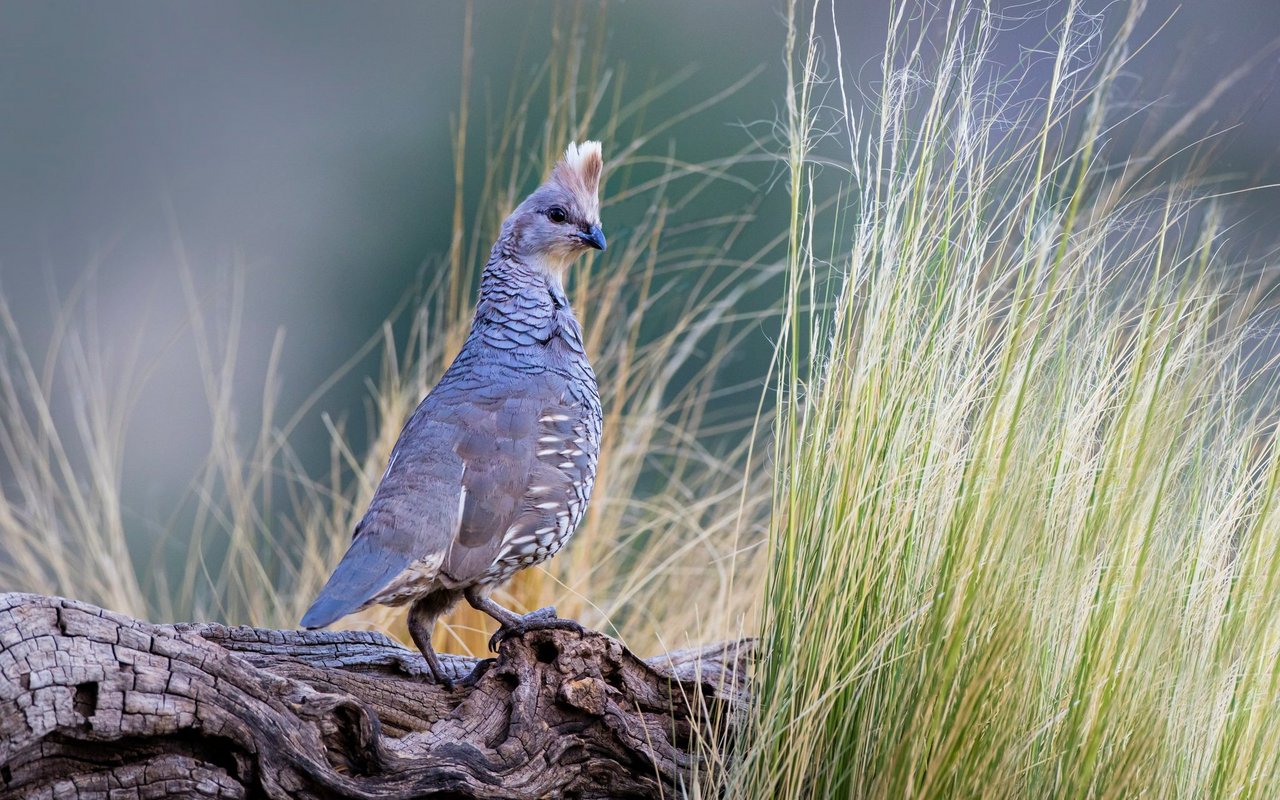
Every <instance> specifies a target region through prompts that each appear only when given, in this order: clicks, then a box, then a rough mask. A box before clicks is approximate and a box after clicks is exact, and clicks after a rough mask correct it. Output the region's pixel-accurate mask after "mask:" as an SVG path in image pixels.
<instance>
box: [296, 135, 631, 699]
mask: <svg viewBox="0 0 1280 800" xmlns="http://www.w3.org/2000/svg"><path fill="white" fill-rule="evenodd" d="M603 169H604V161H603V157H602V149H601V144H600V142H597V141H585V142H583V143H581V144H577V143H570V144H569V146H568V147H567V148H566V150H565V153H564V156H563V158H561V159H559V160H558V161H557V162H556V163H555V165H554V167H553V168H552V170H551V173H550V176H549V177H548V178H547V179H546V181H545V182H543V183H542V185H540V186H539V187H538V188H537V189H536V190H535V191H534V192H533V193H532V194H530V195H529V196H528V197H527V198H525V200H524V201H523V202H521V203H520V204H519V205H518V206H516V208H515V210H514V211H512V212H511V214H510V215H509V216H507V218H506V220H505V221H504V222H503V223H502V227H501V230H500V233H499V235H498V240H497V241H496V242H495V243H494V245H493V248H492V250H491V251H490V253H489V259H488V261H487V263H486V264H485V267H484V271H483V273H482V275H481V279H480V289H479V297H478V299H477V302H476V308H475V314H474V316H473V318H472V322H471V329H470V332H469V333H468V335H467V338H466V341H465V342H464V344H463V345H462V349H461V350H460V351H459V352H458V354H457V356H456V357H455V358H454V360H453V362H452V363H451V364H450V365H449V367H448V369H447V370H446V371H445V372H444V374H443V376H442V377H441V378H440V381H439V383H437V384H436V386H435V387H434V388H433V389H432V390H431V391H430V392H429V393H428V394H427V395H426V397H425V398H423V400H422V402H421V403H420V404H419V405H418V407H417V409H416V410H415V411H414V412H413V414H412V415H411V416H410V417H409V420H408V422H406V423H405V425H404V428H403V429H402V430H401V432H400V436H399V439H398V440H397V441H396V444H395V446H394V447H393V448H392V450H391V454H390V457H389V460H388V463H387V467H386V470H385V472H384V473H383V475H382V479H381V481H380V482H379V484H378V487H377V489H376V490H375V491H374V494H373V497H372V499H371V500H370V502H369V507H368V510H367V511H365V513H364V515H363V517H362V518H361V519H360V521H359V523H358V524H357V525H356V527H355V531H354V534H353V536H352V540H351V544H350V546H349V547H348V549H347V551H346V554H345V555H344V556H343V557H342V560H341V561H340V562H339V563H338V565H337V567H336V568H334V571H333V573H332V575H330V577H329V579H328V581H327V582H326V583H325V585H324V588H322V589H321V590H320V594H319V595H318V596H317V597H316V600H315V602H314V603H312V605H311V607H310V608H309V609H308V610H307V612H306V614H304V615H303V617H302V626H303V627H304V628H307V629H315V628H323V627H326V626H328V625H330V624H332V623H334V622H336V621H337V620H339V619H340V618H342V617H344V616H346V615H348V614H352V613H354V612H356V611H360V610H362V609H365V608H368V607H370V606H374V605H387V606H402V605H408V606H409V611H408V617H407V619H408V628H409V634H410V636H411V637H412V639H413V642H414V644H415V645H417V647H418V649H419V650H420V651H421V652H422V655H423V658H425V659H426V663H427V666H428V668H429V669H430V672H431V676H432V678H433V680H434V681H435V682H436V683H439V684H443V685H445V686H446V687H451V686H452V685H453V684H452V681H451V680H450V679H449V678H448V677H447V676H446V674H445V672H444V670H443V668H442V666H441V663H440V659H439V656H438V655H437V654H436V652H435V650H434V648H433V647H432V644H431V631H432V628H433V626H434V625H435V622H436V619H437V618H438V617H440V616H441V615H442V614H444V613H446V612H447V611H448V610H449V609H450V608H452V607H453V606H454V605H455V604H456V603H457V602H458V601H459V600H460V599H463V598H465V599H466V601H467V602H468V603H469V604H470V605H471V606H472V607H474V608H476V609H478V610H480V611H483V612H485V613H486V614H488V615H489V616H491V617H493V618H494V619H495V620H497V622H498V625H499V628H498V631H497V633H495V634H494V638H493V639H491V640H490V648H491V649H496V647H497V645H498V643H500V642H501V641H502V640H503V639H505V638H507V637H509V636H512V635H516V634H520V633H523V632H525V631H528V630H532V629H537V628H576V629H578V630H581V627H580V626H579V625H578V623H576V622H574V621H572V620H566V619H560V618H558V617H556V615H555V611H554V609H551V608H547V609H539V610H538V611H535V612H531V613H530V614H526V615H524V616H521V615H518V614H516V613H515V612H513V611H511V610H509V609H507V608H504V607H503V606H501V605H499V604H498V603H497V602H495V601H494V600H493V599H492V597H491V596H490V595H491V593H492V592H493V591H494V589H496V588H497V587H499V586H501V585H502V584H503V583H505V582H506V581H507V580H509V579H510V578H511V577H512V576H513V575H514V574H515V573H516V572H518V571H520V570H522V569H525V568H528V567H531V566H533V565H535V564H539V563H541V562H543V561H545V560H547V559H549V558H551V557H552V556H554V555H555V554H556V552H557V551H558V550H560V548H561V547H563V546H564V545H565V543H566V542H567V541H568V540H569V538H570V537H571V536H572V535H573V533H574V531H575V529H576V528H577V526H578V524H579V523H580V522H581V521H582V518H583V515H584V513H585V512H586V508H587V502H588V501H589V500H590V499H591V490H592V487H593V486H594V483H595V476H596V462H597V458H598V456H599V452H600V431H601V426H602V422H603V415H602V412H601V406H600V391H599V387H598V385H597V382H596V376H595V373H594V372H593V371H592V368H591V364H590V362H589V361H588V359H587V354H586V349H585V347H584V345H583V335H582V327H581V325H580V324H579V322H578V319H577V317H576V316H575V315H574V313H573V309H572V308H571V307H570V305H569V299H568V297H567V296H566V294H565V288H564V285H565V278H566V273H567V272H568V270H569V267H570V266H571V265H572V263H573V262H574V261H576V260H577V259H578V258H579V257H580V256H581V255H583V254H584V253H587V252H589V251H592V250H597V251H603V250H604V249H605V247H606V243H605V237H604V232H603V230H602V229H601V225H600V199H599V189H600V178H601V174H602V172H603ZM473 675H474V673H473Z"/></svg>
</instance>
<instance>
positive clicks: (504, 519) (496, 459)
mask: <svg viewBox="0 0 1280 800" xmlns="http://www.w3.org/2000/svg"><path fill="white" fill-rule="evenodd" d="M541 408H542V403H541V402H539V400H538V399H537V397H536V393H534V396H527V395H526V396H518V397H504V398H494V399H492V400H488V401H483V400H482V401H479V402H476V403H474V404H471V405H470V407H469V408H468V409H467V411H466V413H465V415H464V416H463V419H464V420H465V422H466V425H465V433H464V434H463V436H462V437H461V438H460V440H459V442H458V445H457V453H458V456H459V457H460V458H461V459H462V463H463V474H462V492H461V494H460V496H459V498H458V503H459V506H458V507H459V510H460V515H459V521H458V531H457V534H456V536H454V538H453V542H452V544H451V546H450V548H449V552H448V553H447V555H446V556H445V560H444V565H443V566H442V567H441V570H440V572H441V578H442V579H443V580H445V581H447V582H448V583H451V584H454V585H465V584H469V583H472V582H474V581H475V580H476V579H478V578H480V577H482V576H483V575H484V573H485V572H487V571H488V570H489V568H490V567H491V566H492V565H493V563H494V560H495V559H496V558H497V556H498V553H499V552H500V550H501V547H502V543H503V541H504V540H505V539H506V538H507V534H508V532H509V531H510V530H512V529H513V528H516V529H519V528H520V527H521V525H522V524H526V523H527V524H533V521H534V520H535V519H536V517H537V513H538V512H537V510H536V509H531V508H529V507H528V504H527V503H526V498H527V496H528V493H529V487H530V485H531V484H532V482H533V480H534V474H535V472H536V470H538V469H539V468H540V467H541V464H540V463H539V462H538V460H537V456H536V455H535V450H536V447H537V438H538V418H539V416H540V412H541ZM525 517H528V518H529V519H528V520H526V519H525Z"/></svg>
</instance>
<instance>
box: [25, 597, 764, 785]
mask: <svg viewBox="0 0 1280 800" xmlns="http://www.w3.org/2000/svg"><path fill="white" fill-rule="evenodd" d="M750 652H751V643H750V642H749V641H743V642H735V643H731V644H724V645H717V646H713V647H707V648H703V649H699V650H689V651H682V652H678V653H671V654H669V655H667V656H663V657H661V658H655V659H650V660H648V661H644V660H641V659H639V658H637V657H635V656H634V655H632V654H631V653H630V652H629V651H627V650H626V648H624V647H623V646H622V645H621V644H619V643H618V642H617V641H615V640H613V639H610V638H608V637H606V636H603V635H601V634H597V633H588V634H586V635H579V634H577V633H573V632H569V631H562V630H541V631H533V632H530V633H528V634H526V635H525V636H524V637H522V638H513V639H509V640H507V641H506V642H504V643H503V645H502V647H501V652H500V654H499V656H498V658H497V660H496V661H495V662H492V664H491V666H490V667H489V668H488V670H487V671H486V672H484V674H483V676H482V677H481V678H480V679H479V680H478V681H477V682H476V683H475V685H474V686H473V687H470V688H456V689H454V690H452V691H449V690H446V689H444V688H443V687H440V686H437V685H434V684H432V683H430V682H429V679H428V677H427V675H428V673H427V670H426V664H425V663H424V662H423V660H422V658H421V656H420V655H419V654H418V653H417V652H416V651H410V650H407V649H405V648H404V647H402V646H400V645H399V644H397V643H395V642H393V641H391V640H390V639H388V638H387V637H385V636H382V635H381V634H376V633H368V632H333V633H330V632H304V631H276V630H263V629H259V628H248V627H225V626H222V625H212V624H188V625H152V624H149V623H146V622H142V621H139V620H135V619H132V618H129V617H127V616H124V615H121V614H115V613H112V612H109V611H104V610H102V609H100V608H97V607H94V606H91V605H89V604H87V603H81V602H77V601H74V600H67V599H64V598H58V597H43V596H39V595H29V594H0V798H6V799H7V798H24V800H25V798H57V799H58V800H63V798H76V800H83V799H84V798H97V797H101V798H107V797H108V796H110V797H111V798H113V799H114V798H117V797H140V798H141V797H147V798H152V797H183V798H188V797H216V798H241V797H268V798H322V797H323V798H407V797H441V798H444V797H449V798H539V797H583V798H587V797H609V798H625V797H658V796H662V795H665V796H671V794H672V790H673V788H674V787H677V786H679V785H681V784H682V783H683V782H685V781H687V779H688V777H689V776H690V774H692V772H693V771H694V770H695V769H697V770H706V769H708V768H709V766H710V765H709V764H707V763H704V762H703V761H702V756H701V752H702V751H700V749H699V747H698V745H697V743H698V742H699V741H700V740H701V741H703V742H706V741H708V739H707V738H705V737H725V736H727V735H728V734H729V733H730V732H731V730H730V729H731V726H732V724H733V723H734V722H735V721H736V720H737V718H738V717H739V716H740V713H741V710H742V707H743V704H744V702H745V691H746V687H745V674H746V662H747V660H748V659H749V658H750ZM442 660H443V662H444V665H445V669H446V670H447V671H449V672H450V674H451V675H452V676H453V677H455V678H460V677H462V676H464V675H467V674H469V673H470V672H471V670H472V669H473V667H474V666H475V665H476V663H477V662H476V660H475V659H471V658H462V657H458V656H448V655H445V656H442ZM722 741H723V739H722Z"/></svg>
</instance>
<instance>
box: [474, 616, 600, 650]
mask: <svg viewBox="0 0 1280 800" xmlns="http://www.w3.org/2000/svg"><path fill="white" fill-rule="evenodd" d="M553 629H554V630H564V631H574V632H576V633H583V632H584V631H585V630H586V629H585V628H583V627H582V625H581V624H579V623H578V622H576V621H575V620H571V619H561V618H560V617H557V616H556V610H555V608H554V607H552V606H547V607H546V608H540V609H538V610H537V611H530V612H529V613H528V614H525V615H524V616H523V617H521V618H520V619H519V621H517V622H515V623H512V624H511V625H503V626H502V627H500V628H498V630H497V631H496V632H494V634H493V636H492V637H491V638H490V639H489V650H490V651H492V652H494V653H496V652H498V645H500V644H502V643H503V642H504V641H506V640H507V639H510V638H511V637H513V636H523V635H525V634H526V633H528V632H529V631H545V630H553Z"/></svg>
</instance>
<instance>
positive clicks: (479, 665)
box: [450, 658, 497, 689]
mask: <svg viewBox="0 0 1280 800" xmlns="http://www.w3.org/2000/svg"><path fill="white" fill-rule="evenodd" d="M496 663H497V659H493V658H483V659H481V660H480V661H477V662H476V665H475V667H474V668H473V669H472V670H471V672H470V673H469V674H468V675H467V676H466V677H465V678H459V679H458V680H456V681H451V682H450V683H451V684H452V685H451V686H450V689H470V688H471V687H473V686H475V685H476V684H477V683H479V682H480V679H481V678H483V677H484V675H485V673H486V672H488V671H489V669H490V668H491V667H492V666H493V665H494V664H496Z"/></svg>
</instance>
